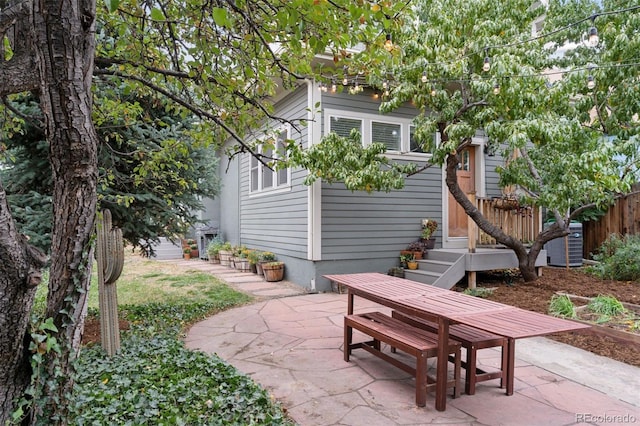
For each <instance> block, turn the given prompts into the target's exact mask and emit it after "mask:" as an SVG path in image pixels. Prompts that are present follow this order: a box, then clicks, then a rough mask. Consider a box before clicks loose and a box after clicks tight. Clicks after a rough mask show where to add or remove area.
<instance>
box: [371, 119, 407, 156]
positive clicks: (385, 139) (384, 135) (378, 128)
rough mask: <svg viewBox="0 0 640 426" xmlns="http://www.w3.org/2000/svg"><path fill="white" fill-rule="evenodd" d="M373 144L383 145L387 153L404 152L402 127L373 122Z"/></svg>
mask: <svg viewBox="0 0 640 426" xmlns="http://www.w3.org/2000/svg"><path fill="white" fill-rule="evenodd" d="M371 142H380V143H383V144H384V146H386V147H387V151H402V126H401V125H400V124H392V123H381V122H378V121H372V122H371Z"/></svg>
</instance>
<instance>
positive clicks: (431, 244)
mask: <svg viewBox="0 0 640 426" xmlns="http://www.w3.org/2000/svg"><path fill="white" fill-rule="evenodd" d="M422 243H423V244H424V248H425V249H427V250H429V249H432V248H435V246H436V239H435V238H429V239H425V238H422Z"/></svg>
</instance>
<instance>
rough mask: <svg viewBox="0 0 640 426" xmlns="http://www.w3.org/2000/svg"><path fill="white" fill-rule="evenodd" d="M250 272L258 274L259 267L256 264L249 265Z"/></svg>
mask: <svg viewBox="0 0 640 426" xmlns="http://www.w3.org/2000/svg"><path fill="white" fill-rule="evenodd" d="M249 270H250V271H251V272H253V273H254V274H257V273H258V265H257V264H256V263H249Z"/></svg>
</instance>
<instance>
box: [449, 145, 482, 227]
mask: <svg viewBox="0 0 640 426" xmlns="http://www.w3.org/2000/svg"><path fill="white" fill-rule="evenodd" d="M474 165H475V149H474V147H467V148H465V149H464V151H462V152H461V153H460V163H459V164H458V185H460V188H461V189H462V191H463V192H464V193H465V194H467V193H469V192H475V188H476V183H475V170H474ZM447 193H448V194H449V237H467V236H468V233H467V214H466V213H465V212H464V209H463V208H462V207H461V206H460V204H458V202H457V201H456V200H455V199H454V198H453V196H452V195H451V193H449V192H448V191H447Z"/></svg>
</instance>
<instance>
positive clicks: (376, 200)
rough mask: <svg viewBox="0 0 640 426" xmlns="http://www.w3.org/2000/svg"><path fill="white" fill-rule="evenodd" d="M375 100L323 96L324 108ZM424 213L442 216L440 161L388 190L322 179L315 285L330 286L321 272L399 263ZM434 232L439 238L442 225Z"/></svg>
mask: <svg viewBox="0 0 640 426" xmlns="http://www.w3.org/2000/svg"><path fill="white" fill-rule="evenodd" d="M379 105H380V104H379V101H375V100H374V99H372V97H371V96H366V95H363V96H352V95H348V94H344V93H343V94H330V95H324V96H323V108H324V109H327V108H329V109H335V110H344V111H355V112H358V113H365V114H378V108H379ZM416 114H417V111H416V110H415V109H413V108H411V107H403V108H400V109H399V110H397V111H395V112H394V113H392V114H389V115H387V116H381V117H383V119H384V117H399V118H403V119H412V118H414V117H415V116H416ZM323 118H324V117H323ZM323 131H324V122H323ZM425 160H426V157H425ZM418 164H419V165H422V164H424V162H418ZM424 218H432V219H436V220H437V221H438V222H439V223H441V222H442V170H441V169H440V168H438V167H432V168H429V169H427V170H426V171H424V172H422V173H420V174H417V175H414V176H411V177H408V178H407V179H406V181H405V187H404V188H403V189H401V190H397V191H392V192H389V193H378V192H374V193H371V194H368V193H366V192H364V191H356V192H351V191H350V190H347V189H346V188H345V187H344V185H342V184H334V185H328V184H323V186H322V260H323V261H322V262H320V263H319V264H317V265H316V272H317V278H316V282H317V286H318V289H320V290H328V289H329V285H330V284H329V282H328V281H327V280H325V279H324V278H322V275H323V274H329V273H352V272H365V271H366V272H371V271H376V272H386V271H387V270H388V269H389V268H391V267H393V266H397V264H398V255H399V252H400V250H402V249H404V248H405V247H406V246H407V245H408V244H409V243H410V242H412V241H415V240H417V239H418V238H419V237H420V231H421V226H420V224H421V220H422V219H424ZM435 236H436V239H440V238H441V233H440V230H438V231H437V232H436V235H435Z"/></svg>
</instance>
